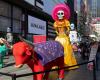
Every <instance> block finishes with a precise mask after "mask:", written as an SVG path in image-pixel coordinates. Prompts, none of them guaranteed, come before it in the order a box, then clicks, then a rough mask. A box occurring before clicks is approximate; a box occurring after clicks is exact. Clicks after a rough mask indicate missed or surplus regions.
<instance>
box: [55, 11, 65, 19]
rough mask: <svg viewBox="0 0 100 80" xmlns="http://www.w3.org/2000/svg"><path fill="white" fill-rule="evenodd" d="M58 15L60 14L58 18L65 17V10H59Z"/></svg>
mask: <svg viewBox="0 0 100 80" xmlns="http://www.w3.org/2000/svg"><path fill="white" fill-rule="evenodd" d="M57 16H58V19H63V18H64V11H63V10H59V11H58V12H57Z"/></svg>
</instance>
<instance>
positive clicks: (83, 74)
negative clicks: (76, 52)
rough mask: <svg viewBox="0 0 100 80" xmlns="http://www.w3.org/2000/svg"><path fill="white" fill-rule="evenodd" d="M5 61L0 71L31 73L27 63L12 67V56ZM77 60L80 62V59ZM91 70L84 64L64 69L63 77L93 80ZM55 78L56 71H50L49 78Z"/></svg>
mask: <svg viewBox="0 0 100 80" xmlns="http://www.w3.org/2000/svg"><path fill="white" fill-rule="evenodd" d="M4 62H5V67H4V68H1V69H0V72H5V73H16V74H17V75H19V74H26V73H31V70H30V68H28V66H27V65H24V66H23V67H22V68H20V69H16V68H15V67H14V59H13V56H9V58H8V59H5V60H4ZM78 62H79V63H80V62H82V61H81V60H80V59H79V60H78ZM92 73H93V72H92V71H89V70H87V67H86V65H83V66H80V68H78V69H76V70H71V71H65V79H64V80H93V74H92ZM97 74H98V75H97V78H98V79H97V80H100V76H99V74H100V71H99V72H97ZM56 78H57V73H56V72H52V73H50V80H56ZM0 80H12V79H11V78H10V77H7V76H4V75H0ZM16 80H33V79H32V76H27V77H22V78H18V79H16Z"/></svg>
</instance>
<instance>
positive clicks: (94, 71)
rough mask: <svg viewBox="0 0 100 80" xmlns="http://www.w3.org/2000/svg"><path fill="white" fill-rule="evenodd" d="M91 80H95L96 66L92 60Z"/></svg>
mask: <svg viewBox="0 0 100 80" xmlns="http://www.w3.org/2000/svg"><path fill="white" fill-rule="evenodd" d="M93 80H96V65H95V60H93Z"/></svg>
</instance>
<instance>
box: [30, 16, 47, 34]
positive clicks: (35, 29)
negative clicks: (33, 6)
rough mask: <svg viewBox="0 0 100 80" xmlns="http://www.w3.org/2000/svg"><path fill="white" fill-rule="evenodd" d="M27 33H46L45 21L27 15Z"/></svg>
mask: <svg viewBox="0 0 100 80" xmlns="http://www.w3.org/2000/svg"><path fill="white" fill-rule="evenodd" d="M28 33H33V34H42V35H46V21H43V20H41V19H38V18H35V17H33V16H30V15H28Z"/></svg>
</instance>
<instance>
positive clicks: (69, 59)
mask: <svg viewBox="0 0 100 80" xmlns="http://www.w3.org/2000/svg"><path fill="white" fill-rule="evenodd" d="M54 28H55V29H56V32H57V35H58V36H57V37H56V39H55V40H56V41H59V42H60V43H61V44H62V45H63V47H64V63H65V66H72V65H76V64H77V61H76V58H75V56H74V54H73V50H72V46H71V44H70V38H69V36H68V35H67V34H68V32H69V31H70V23H69V21H68V20H65V19H64V20H61V21H56V22H55V23H54ZM65 30H66V31H67V33H66V31H65ZM75 68H78V66H76V67H72V68H69V69H75Z"/></svg>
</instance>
